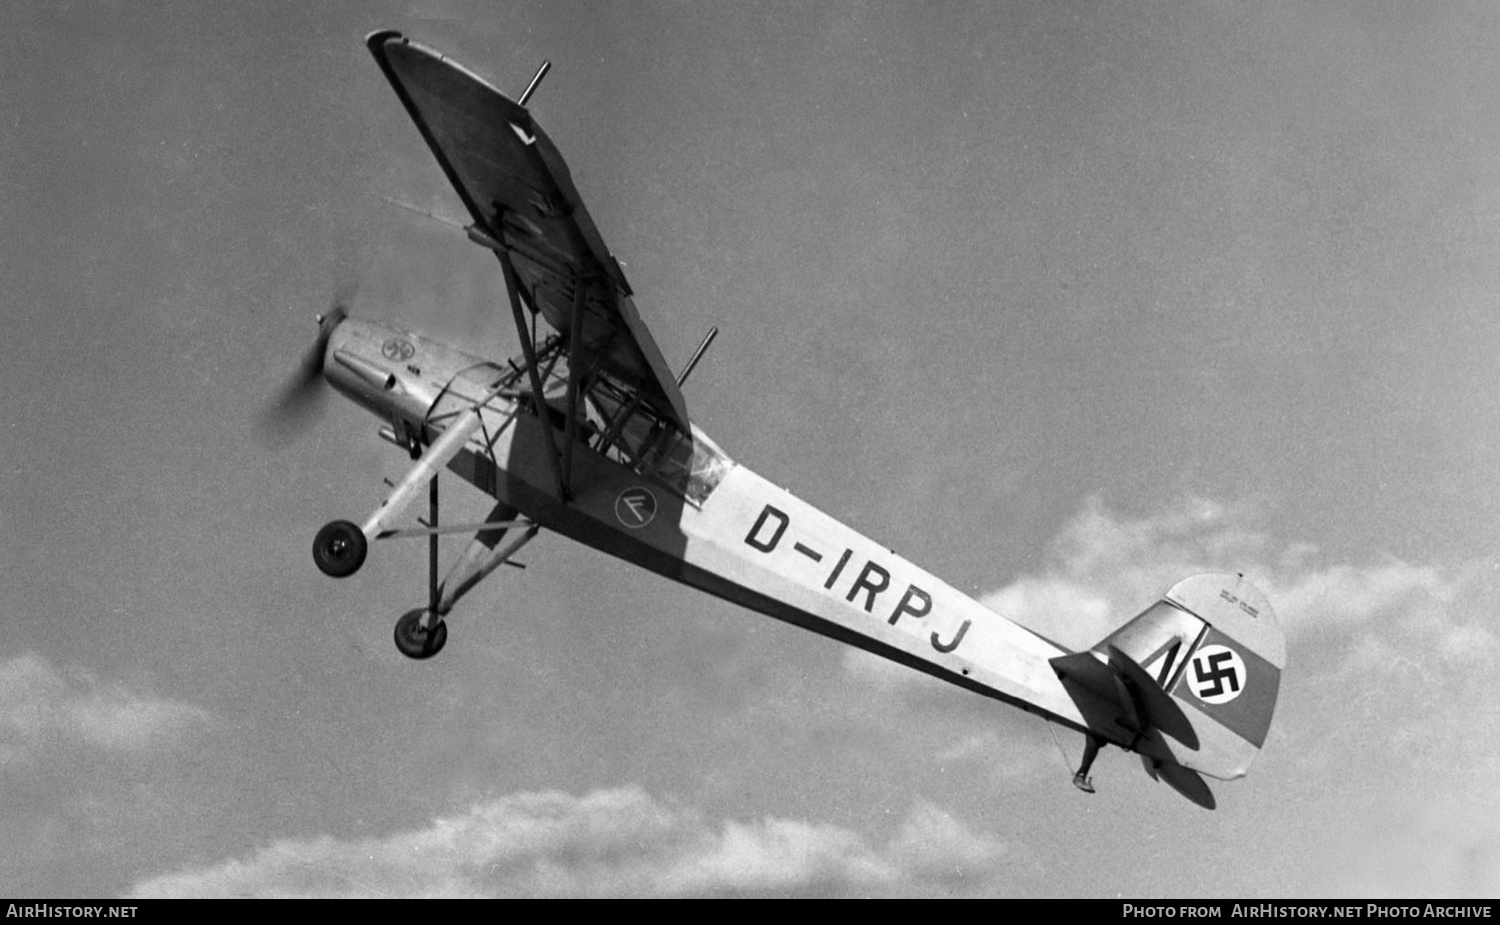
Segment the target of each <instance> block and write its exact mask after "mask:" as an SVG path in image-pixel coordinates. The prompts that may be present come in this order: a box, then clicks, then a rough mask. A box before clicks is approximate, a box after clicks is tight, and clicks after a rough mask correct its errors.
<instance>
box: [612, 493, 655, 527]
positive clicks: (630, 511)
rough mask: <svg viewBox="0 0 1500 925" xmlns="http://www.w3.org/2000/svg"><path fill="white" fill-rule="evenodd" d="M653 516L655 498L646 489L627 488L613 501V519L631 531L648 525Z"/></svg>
mask: <svg viewBox="0 0 1500 925" xmlns="http://www.w3.org/2000/svg"><path fill="white" fill-rule="evenodd" d="M655 516H656V496H655V495H653V494H652V493H651V490H650V489H648V488H642V487H640V486H636V487H635V488H627V489H625V490H624V491H622V492H620V496H619V497H618V498H616V499H615V517H616V518H618V519H619V521H620V523H622V524H624V525H625V526H627V527H629V528H631V529H632V530H638V529H640V528H641V527H644V526H645V525H646V524H649V523H650V522H651V518H653V517H655Z"/></svg>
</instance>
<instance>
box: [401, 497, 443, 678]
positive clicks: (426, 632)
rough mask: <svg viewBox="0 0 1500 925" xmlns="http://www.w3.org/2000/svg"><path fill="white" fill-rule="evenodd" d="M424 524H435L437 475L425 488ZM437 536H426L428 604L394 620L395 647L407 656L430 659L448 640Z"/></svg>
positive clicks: (436, 522)
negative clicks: (440, 610)
mask: <svg viewBox="0 0 1500 925" xmlns="http://www.w3.org/2000/svg"><path fill="white" fill-rule="evenodd" d="M427 525H428V526H429V527H431V528H433V529H434V530H435V529H437V527H438V477H437V473H436V472H434V473H433V476H432V481H431V482H429V483H428V488H427ZM437 573H438V535H437V534H436V533H434V534H432V535H431V536H429V537H428V538H427V606H426V607H425V608H422V607H418V608H417V609H416V610H408V611H407V612H406V613H404V614H402V615H401V619H399V620H397V621H396V632H395V639H396V648H397V649H399V650H400V651H401V654H402V655H404V656H406V657H407V658H417V659H421V658H432V657H433V656H434V655H436V654H438V653H439V652H441V651H442V650H443V646H444V645H445V644H446V643H447V642H448V624H447V622H446V621H445V620H444V619H443V617H442V615H441V614H440V613H438V575H437Z"/></svg>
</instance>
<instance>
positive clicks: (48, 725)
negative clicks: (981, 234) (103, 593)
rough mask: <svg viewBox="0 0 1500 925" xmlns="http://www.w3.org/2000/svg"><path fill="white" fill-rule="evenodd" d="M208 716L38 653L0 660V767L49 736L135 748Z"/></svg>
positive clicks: (23, 757)
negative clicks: (61, 668) (62, 666)
mask: <svg viewBox="0 0 1500 925" xmlns="http://www.w3.org/2000/svg"><path fill="white" fill-rule="evenodd" d="M207 721H208V714H207V713H205V712H204V711H203V710H200V709H198V708H197V707H193V706H189V705H187V704H183V703H176V702H173V701H169V700H161V699H158V698H155V697H151V696H149V695H145V694H141V693H137V692H135V691H132V690H130V689H129V688H127V687H124V686H122V685H118V684H106V683H103V682H101V681H99V680H98V679H96V678H95V677H94V676H93V675H90V674H88V673H86V672H83V671H76V670H75V671H67V672H63V671H59V670H58V669H57V668H55V667H53V665H52V664H51V663H50V662H48V661H47V660H46V659H44V658H42V657H41V656H39V655H35V654H31V653H28V654H25V655H21V656H17V657H15V658H10V659H4V660H0V766H3V765H7V764H12V763H16V762H23V761H30V760H33V759H35V758H36V757H37V755H38V754H39V753H40V751H41V750H42V749H44V748H45V747H46V746H47V744H48V743H68V744H74V745H85V746H89V747H93V748H99V749H106V750H111V751H140V750H143V749H146V748H150V747H152V746H155V745H159V744H163V743H168V742H172V741H176V740H177V739H178V738H180V737H181V736H182V735H183V734H184V733H185V732H187V731H188V730H189V729H191V728H192V727H193V726H196V725H200V724H203V723H205V722H207Z"/></svg>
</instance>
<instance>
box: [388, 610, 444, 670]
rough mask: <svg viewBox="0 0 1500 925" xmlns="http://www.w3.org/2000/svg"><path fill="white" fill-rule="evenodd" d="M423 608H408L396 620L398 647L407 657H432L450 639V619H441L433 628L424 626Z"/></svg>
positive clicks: (441, 649)
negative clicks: (424, 627)
mask: <svg viewBox="0 0 1500 925" xmlns="http://www.w3.org/2000/svg"><path fill="white" fill-rule="evenodd" d="M426 612H427V611H425V610H423V609H422V608H420V607H419V608H417V609H416V610H408V611H407V612H406V613H404V614H402V615H401V619H399V620H397V621H396V648H397V649H400V650H401V654H402V655H404V656H406V657H407V658H418V659H421V658H432V657H433V656H434V655H436V654H438V653H439V652H441V651H443V645H444V643H446V642H447V641H448V621H446V620H442V619H439V620H438V622H437V625H436V626H433V627H432V628H431V629H423V628H422V623H421V621H422V615H423V614H425V613H426Z"/></svg>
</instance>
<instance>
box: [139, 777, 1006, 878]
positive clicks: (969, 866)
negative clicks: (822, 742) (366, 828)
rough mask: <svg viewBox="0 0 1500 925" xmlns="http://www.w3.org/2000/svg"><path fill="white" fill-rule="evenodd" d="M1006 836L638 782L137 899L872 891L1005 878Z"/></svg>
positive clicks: (489, 810)
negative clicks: (802, 814)
mask: <svg viewBox="0 0 1500 925" xmlns="http://www.w3.org/2000/svg"><path fill="white" fill-rule="evenodd" d="M1003 854H1004V851H1003V848H1002V846H1001V845H999V844H998V843H997V842H995V841H993V840H992V839H989V838H988V837H986V836H983V835H977V834H975V833H972V832H970V831H969V830H968V829H966V828H965V827H964V826H963V825H962V824H961V823H959V822H958V821H957V820H955V819H953V818H952V817H951V816H949V815H947V814H946V813H944V812H942V811H941V810H939V809H938V808H936V807H935V806H932V805H930V804H927V803H925V802H919V803H918V804H917V805H916V806H914V807H913V809H912V812H911V813H910V814H909V816H908V817H907V819H906V820H905V822H904V823H903V824H902V825H901V827H900V828H899V830H898V831H897V832H896V834H895V835H894V836H893V837H892V838H891V840H890V841H889V843H888V844H887V845H886V846H885V847H884V848H883V849H881V848H877V847H875V846H873V845H872V844H871V843H870V842H869V841H868V840H867V839H866V838H865V837H863V836H861V835H859V834H858V833H856V832H853V831H850V830H848V829H844V828H841V827H839V826H834V825H823V824H815V823H809V822H802V821H796V820H788V819H762V820H759V821H752V822H739V821H733V820H731V821H725V822H722V823H719V824H712V823H710V822H709V821H708V820H706V819H704V818H703V816H702V814H701V813H699V812H698V811H697V810H695V809H693V808H691V807H686V806H680V805H675V804H671V803H664V802H662V801H659V800H656V799H653V798H652V797H651V796H649V795H648V794H646V793H645V792H644V791H643V790H641V789H640V788H638V787H623V788H619V789H614V790H601V791H595V792H593V793H590V794H587V795H585V796H582V797H572V796H569V795H568V794H564V793H558V792H546V793H523V794H514V795H511V796H506V797H502V798H499V799H495V800H491V801H487V802H483V803H479V804H476V805H475V806H473V807H472V808H470V809H469V810H468V811H467V812H464V813H461V814H458V815H453V816H445V817H442V818H439V819H435V820H433V821H432V822H431V823H429V824H428V825H427V826H425V827H423V828H420V829H415V830H411V831H406V832H398V833H396V834H393V835H390V836H388V837H385V838H378V839H364V840H358V841H341V840H339V839H336V838H333V837H331V836H323V837H320V838H315V839H310V840H300V841H280V842H277V843H275V844H273V845H271V846H270V847H267V848H263V849H261V850H259V851H257V852H255V853H254V854H253V855H251V856H250V857H249V858H247V859H245V860H231V861H228V862H225V863H222V864H219V865H216V866H211V867H203V868H197V869H191V870H186V871H182V872H179V873H175V874H169V875H167V876H163V877H158V878H155V879H152V880H148V881H146V882H143V883H140V884H138V885H137V886H136V887H135V889H134V890H133V892H132V895H133V896H136V897H143V898H144V897H184V896H193V897H204V896H208V897H226V896H255V897H273V896H281V897H285V896H295V897H355V896H403V897H425V896H448V897H502V896H554V897H557V896H568V897H582V896H701V895H745V894H757V895H817V896H827V895H850V894H853V895H868V894H872V893H885V892H891V891H901V892H912V891H914V890H916V891H920V890H922V889H924V888H925V889H926V890H928V891H945V890H946V891H951V890H952V889H953V888H955V887H963V886H965V885H967V884H975V885H977V884H979V883H981V882H984V881H985V880H987V879H989V878H991V877H992V876H993V868H994V865H995V863H996V862H997V861H998V860H999V859H1000V858H1001V856H1002V855H1003Z"/></svg>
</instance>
